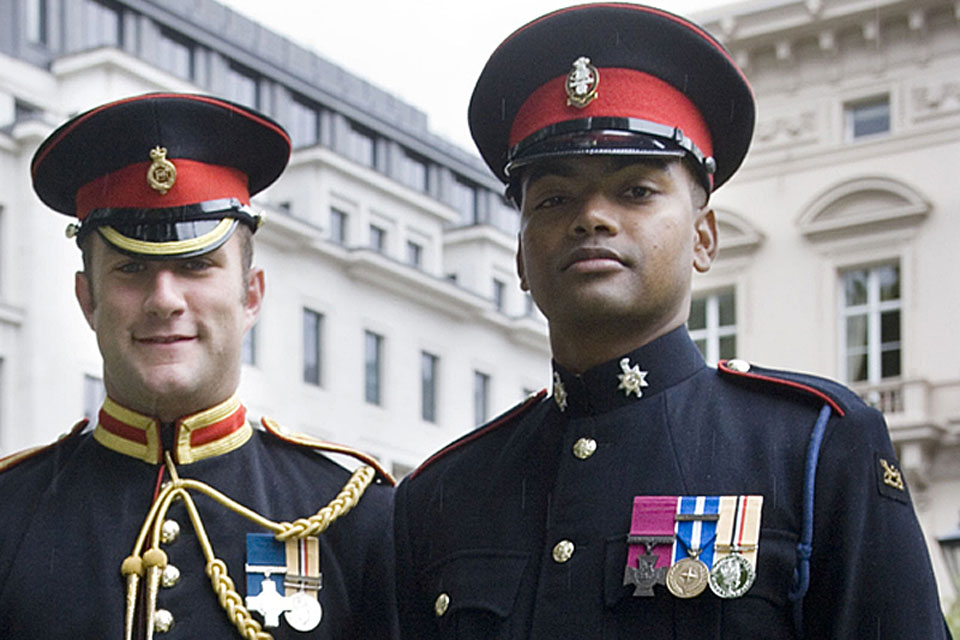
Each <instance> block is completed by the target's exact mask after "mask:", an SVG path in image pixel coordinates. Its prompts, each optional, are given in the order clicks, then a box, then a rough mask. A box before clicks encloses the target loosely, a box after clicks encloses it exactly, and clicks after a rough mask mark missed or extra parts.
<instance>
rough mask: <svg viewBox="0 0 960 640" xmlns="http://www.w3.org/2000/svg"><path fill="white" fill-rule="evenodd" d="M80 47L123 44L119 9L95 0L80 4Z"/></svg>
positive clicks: (93, 47)
mask: <svg viewBox="0 0 960 640" xmlns="http://www.w3.org/2000/svg"><path fill="white" fill-rule="evenodd" d="M80 15H81V21H82V26H81V34H82V36H81V38H82V48H84V49H95V48H97V47H119V46H120V45H121V44H123V38H122V31H121V27H120V25H121V22H120V11H119V10H118V9H116V8H114V7H112V6H108V5H106V4H104V3H101V2H96V0H84V3H83V5H82V6H81V14H80Z"/></svg>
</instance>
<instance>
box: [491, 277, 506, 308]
mask: <svg viewBox="0 0 960 640" xmlns="http://www.w3.org/2000/svg"><path fill="white" fill-rule="evenodd" d="M506 290H507V285H506V283H504V282H503V281H502V280H498V279H496V278H494V279H493V304H494V306H496V307H497V311H503V298H504V292H505V291H506Z"/></svg>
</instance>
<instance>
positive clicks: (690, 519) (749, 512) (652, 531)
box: [623, 496, 763, 599]
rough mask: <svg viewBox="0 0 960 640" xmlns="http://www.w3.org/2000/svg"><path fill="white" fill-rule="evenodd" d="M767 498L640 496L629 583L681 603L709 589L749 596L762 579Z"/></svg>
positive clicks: (637, 592)
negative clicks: (666, 593) (662, 590)
mask: <svg viewBox="0 0 960 640" xmlns="http://www.w3.org/2000/svg"><path fill="white" fill-rule="evenodd" d="M762 507H763V496H636V497H635V498H634V499H633V515H632V519H631V525H630V534H629V535H628V536H627V544H628V548H629V550H628V553H627V565H626V567H625V568H624V573H623V584H624V585H633V586H634V591H633V595H634V596H637V597H651V596H654V595H655V592H654V586H655V585H662V586H665V587H666V588H667V590H668V591H669V592H670V593H671V594H672V595H674V596H676V597H677V598H695V597H697V596H699V595H700V594H701V593H703V592H704V591H705V590H706V589H707V587H708V586H709V588H710V591H712V592H713V593H714V595H716V596H717V597H719V598H724V599H730V598H739V597H741V596H743V595H744V594H745V593H747V591H749V590H750V587H751V586H752V585H753V582H754V580H755V578H756V569H757V547H758V544H759V539H760V512H761V509H762Z"/></svg>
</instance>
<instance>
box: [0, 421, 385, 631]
mask: <svg viewBox="0 0 960 640" xmlns="http://www.w3.org/2000/svg"><path fill="white" fill-rule="evenodd" d="M102 415H103V414H102V413H101V416H102ZM102 421H103V419H102V418H101V422H102ZM246 428H248V429H249V425H246ZM169 429H170V428H169V427H164V430H165V431H167V432H169ZM101 431H102V430H101ZM117 431H118V432H121V433H122V431H119V430H117ZM168 435H169V433H164V434H163V435H162V436H161V437H165V436H168ZM167 439H169V438H167ZM117 441H118V440H114V442H117ZM119 441H123V439H122V438H121V439H120V440H119ZM220 442H222V443H223V446H222V448H223V449H225V450H226V452H224V453H221V454H219V455H212V456H210V457H205V458H203V459H199V460H196V461H194V462H191V463H189V464H185V463H182V462H181V463H180V464H178V465H177V468H178V472H179V474H180V477H181V478H184V479H186V478H190V479H195V480H200V481H202V482H205V483H207V484H209V485H210V486H212V487H213V488H215V489H217V490H218V491H220V492H222V493H224V494H226V495H227V496H229V497H231V498H233V499H235V500H236V501H238V502H240V503H241V504H243V505H245V506H247V507H249V508H251V509H253V510H254V511H256V512H258V513H260V514H261V515H263V516H265V517H267V518H270V519H272V520H274V521H293V520H295V519H297V518H301V517H309V516H311V515H313V514H315V513H316V512H317V510H318V509H319V508H320V507H322V506H324V505H326V504H327V503H328V502H329V501H330V500H331V499H333V498H334V497H335V496H336V495H337V493H338V492H340V490H341V489H342V488H343V486H344V484H345V483H346V482H347V480H348V479H349V478H350V473H349V472H348V471H347V470H346V469H344V468H343V467H341V466H340V465H338V464H336V463H335V462H333V461H332V460H331V459H329V458H327V457H325V456H324V455H321V454H319V453H317V452H316V451H314V450H312V449H310V448H308V447H305V446H297V445H296V444H292V443H290V442H286V441H284V440H282V439H281V438H279V437H276V436H275V435H273V434H271V433H268V432H266V431H262V430H253V432H252V435H251V436H250V438H249V440H247V441H246V442H245V443H242V444H240V445H239V446H237V440H235V439H234V440H233V441H232V443H231V441H230V435H227V436H226V439H225V440H224V439H221V440H217V439H216V438H214V439H213V440H212V441H211V442H207V443H205V444H204V445H202V446H206V445H211V444H212V445H213V446H214V447H215V448H216V447H217V446H220V444H219V443H220ZM126 446H127V445H126V444H124V445H122V446H121V448H123V447H126ZM158 446H162V445H158ZM185 446H186V448H183V447H180V448H177V445H174V446H173V447H170V444H169V443H168V445H167V447H168V448H175V449H177V450H178V452H179V453H180V454H181V455H185V454H184V452H185V451H187V450H188V449H190V448H191V447H190V446H189V445H185ZM193 450H194V451H196V447H193ZM207 452H208V453H209V452H210V449H209V448H208V449H207ZM161 470H162V467H161V466H160V465H158V464H156V463H148V462H145V461H144V460H141V459H137V458H135V457H131V456H130V455H125V454H123V453H119V452H117V451H115V450H111V448H108V447H106V446H104V445H103V444H101V442H100V441H98V440H97V439H95V438H94V437H93V436H92V433H90V432H89V431H86V432H81V430H79V429H78V430H77V432H76V433H74V435H72V436H70V437H68V438H65V439H63V440H61V441H60V442H59V443H57V444H56V445H54V446H52V447H50V448H48V449H46V450H44V451H42V452H41V453H39V454H37V455H35V456H33V457H31V458H30V459H27V460H25V461H23V462H20V463H19V464H17V465H15V466H12V468H9V469H7V470H6V471H4V472H3V473H0V637H3V638H24V639H27V638H29V639H30V640H36V639H40V638H43V639H45V640H54V639H57V638H64V639H66V638H71V639H72V638H111V639H112V638H122V637H123V632H124V602H125V595H124V594H125V585H124V580H123V578H122V577H121V574H120V566H121V562H122V561H123V559H124V558H125V557H127V556H128V555H130V553H131V551H132V550H133V546H134V542H135V540H136V538H137V535H138V533H139V531H140V528H141V525H142V524H143V522H144V519H145V517H146V515H147V512H148V510H149V509H150V505H151V503H152V501H153V495H154V493H155V491H156V489H157V487H158V484H159V479H160V478H161V477H162V479H164V480H167V479H169V476H167V475H166V474H161ZM392 493H393V491H392V489H391V488H390V487H389V486H388V485H387V484H384V483H381V482H379V481H375V482H374V483H373V484H371V485H370V486H369V488H368V489H367V490H366V492H365V493H364V495H363V497H362V498H361V499H360V501H359V504H358V505H357V506H356V507H355V508H354V509H353V510H352V511H350V512H349V513H347V514H345V515H343V516H341V517H340V518H339V519H337V520H336V521H335V522H333V524H331V525H330V527H329V528H328V529H327V530H326V531H325V532H323V533H321V534H320V535H319V539H320V556H321V560H320V562H321V567H320V568H321V571H322V579H323V584H322V588H321V589H320V591H319V601H320V604H321V606H322V610H323V615H322V620H321V622H320V624H319V626H318V627H317V628H316V629H315V630H314V631H312V632H309V633H299V632H296V631H294V630H292V629H291V628H290V627H289V626H287V625H286V623H285V622H281V626H280V627H278V628H274V629H265V631H268V632H270V633H271V634H272V635H273V637H274V638H277V639H280V638H305V637H309V638H324V639H338V640H340V639H347V638H358V639H359V638H363V639H367V638H391V637H393V634H394V633H395V626H396V615H395V606H394V603H393V577H392V565H393V552H392V541H391V535H390V532H391V522H390V519H391V507H392ZM191 495H192V496H193V497H194V501H195V503H196V505H197V508H198V510H199V512H200V516H201V518H202V520H203V523H204V526H205V528H206V531H207V534H208V535H209V536H210V540H211V543H212V546H213V550H214V552H215V554H216V556H217V557H219V558H221V559H223V560H224V561H225V562H226V565H227V568H228V571H229V575H230V577H231V578H232V579H233V581H234V583H235V585H236V589H237V591H238V592H239V594H240V596H241V597H243V596H244V595H246V589H245V583H246V580H245V572H244V564H245V561H246V558H245V556H246V534H247V533H248V532H251V533H269V532H268V531H267V530H265V529H262V528H260V527H259V526H257V525H256V524H254V523H253V522H251V521H249V520H247V519H245V518H243V517H241V516H239V515H237V514H236V513H234V512H233V511H230V510H228V509H226V508H224V507H223V506H221V505H219V504H217V503H215V502H214V501H213V500H211V499H210V498H207V497H206V496H204V495H200V494H198V493H196V492H191ZM167 519H172V520H175V521H176V522H178V523H179V525H180V536H179V538H178V539H177V540H176V541H175V542H172V543H169V544H164V545H163V546H162V548H163V550H164V551H165V552H166V553H167V555H168V557H169V563H170V564H172V565H174V566H176V567H177V568H178V569H179V570H180V572H181V577H180V580H179V582H178V583H177V584H176V585H175V586H173V587H170V588H162V589H160V592H159V595H158V597H157V607H158V608H160V609H166V610H168V611H169V612H170V613H172V614H173V619H174V624H173V626H172V628H171V629H170V630H169V631H167V632H165V633H156V634H155V635H154V637H155V638H158V640H166V639H170V640H173V639H176V638H204V639H206V638H237V637H239V633H238V631H237V629H236V628H235V627H234V626H233V625H232V624H231V623H230V621H229V619H228V617H227V614H226V613H225V612H224V610H223V609H222V608H221V606H220V604H219V603H218V601H217V598H216V595H215V594H214V592H213V589H212V588H211V585H210V580H209V579H208V578H207V576H206V575H205V573H204V567H205V564H206V563H205V560H204V557H203V554H202V551H201V547H200V545H199V543H198V540H197V536H196V534H195V532H194V529H193V527H192V526H191V522H190V519H189V517H188V515H187V512H186V509H185V507H184V502H183V501H182V500H178V501H177V502H176V503H174V504H173V505H172V507H171V508H170V511H169V512H168V514H167ZM141 608H142V603H141ZM255 617H257V616H255ZM257 619H259V620H261V621H262V618H259V617H257ZM138 626H139V627H140V628H139V633H142V631H143V627H142V625H138ZM134 637H137V636H136V634H135V636H134Z"/></svg>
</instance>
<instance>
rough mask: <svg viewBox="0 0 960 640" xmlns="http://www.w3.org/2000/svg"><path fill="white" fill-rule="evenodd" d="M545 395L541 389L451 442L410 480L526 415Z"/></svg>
mask: <svg viewBox="0 0 960 640" xmlns="http://www.w3.org/2000/svg"><path fill="white" fill-rule="evenodd" d="M546 395H547V390H546V389H541V390H540V391H539V392H538V393H533V394H531V395H530V396H529V397H528V398H527V399H526V400H524V401H523V402H521V403H520V404H518V405H516V406H515V407H513V408H511V409H508V410H507V411H506V412H504V413H502V414H501V415H500V416H498V417H496V418H494V419H493V420H491V421H490V422H488V423H487V424H485V425H483V426H482V427H480V428H478V429H476V430H474V431H471V432H470V433H468V434H466V435H465V436H462V437H460V438H459V439H457V440H454V441H453V442H451V443H450V444H448V445H447V446H446V447H444V448H443V449H441V450H440V451H437V452H436V453H435V454H433V455H432V456H430V457H429V458H427V459H426V460H425V461H423V463H421V464H420V466H419V467H417V468H416V469H415V470H414V471H413V472H412V473H411V474H410V478H411V479H413V478H415V477H417V475H418V474H419V473H420V472H421V471H423V470H424V469H426V468H427V467H428V466H430V465H431V464H433V463H434V462H436V461H437V460H439V459H440V458H442V457H444V456H445V455H447V454H448V453H450V452H451V451H454V450H456V449H459V448H460V447H462V446H464V445H466V444H467V443H469V442H473V441H474V440H476V439H477V438H482V437H483V436H485V435H486V434H488V433H490V432H491V431H495V430H497V429H498V428H500V427H502V426H503V425H505V424H508V423H509V422H510V421H511V420H513V419H515V418H517V417H519V416H521V415H523V414H524V413H526V412H527V411H529V410H530V409H532V408H533V407H535V406H536V405H537V403H539V402H540V401H541V400H543V398H544V397H545V396H546Z"/></svg>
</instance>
